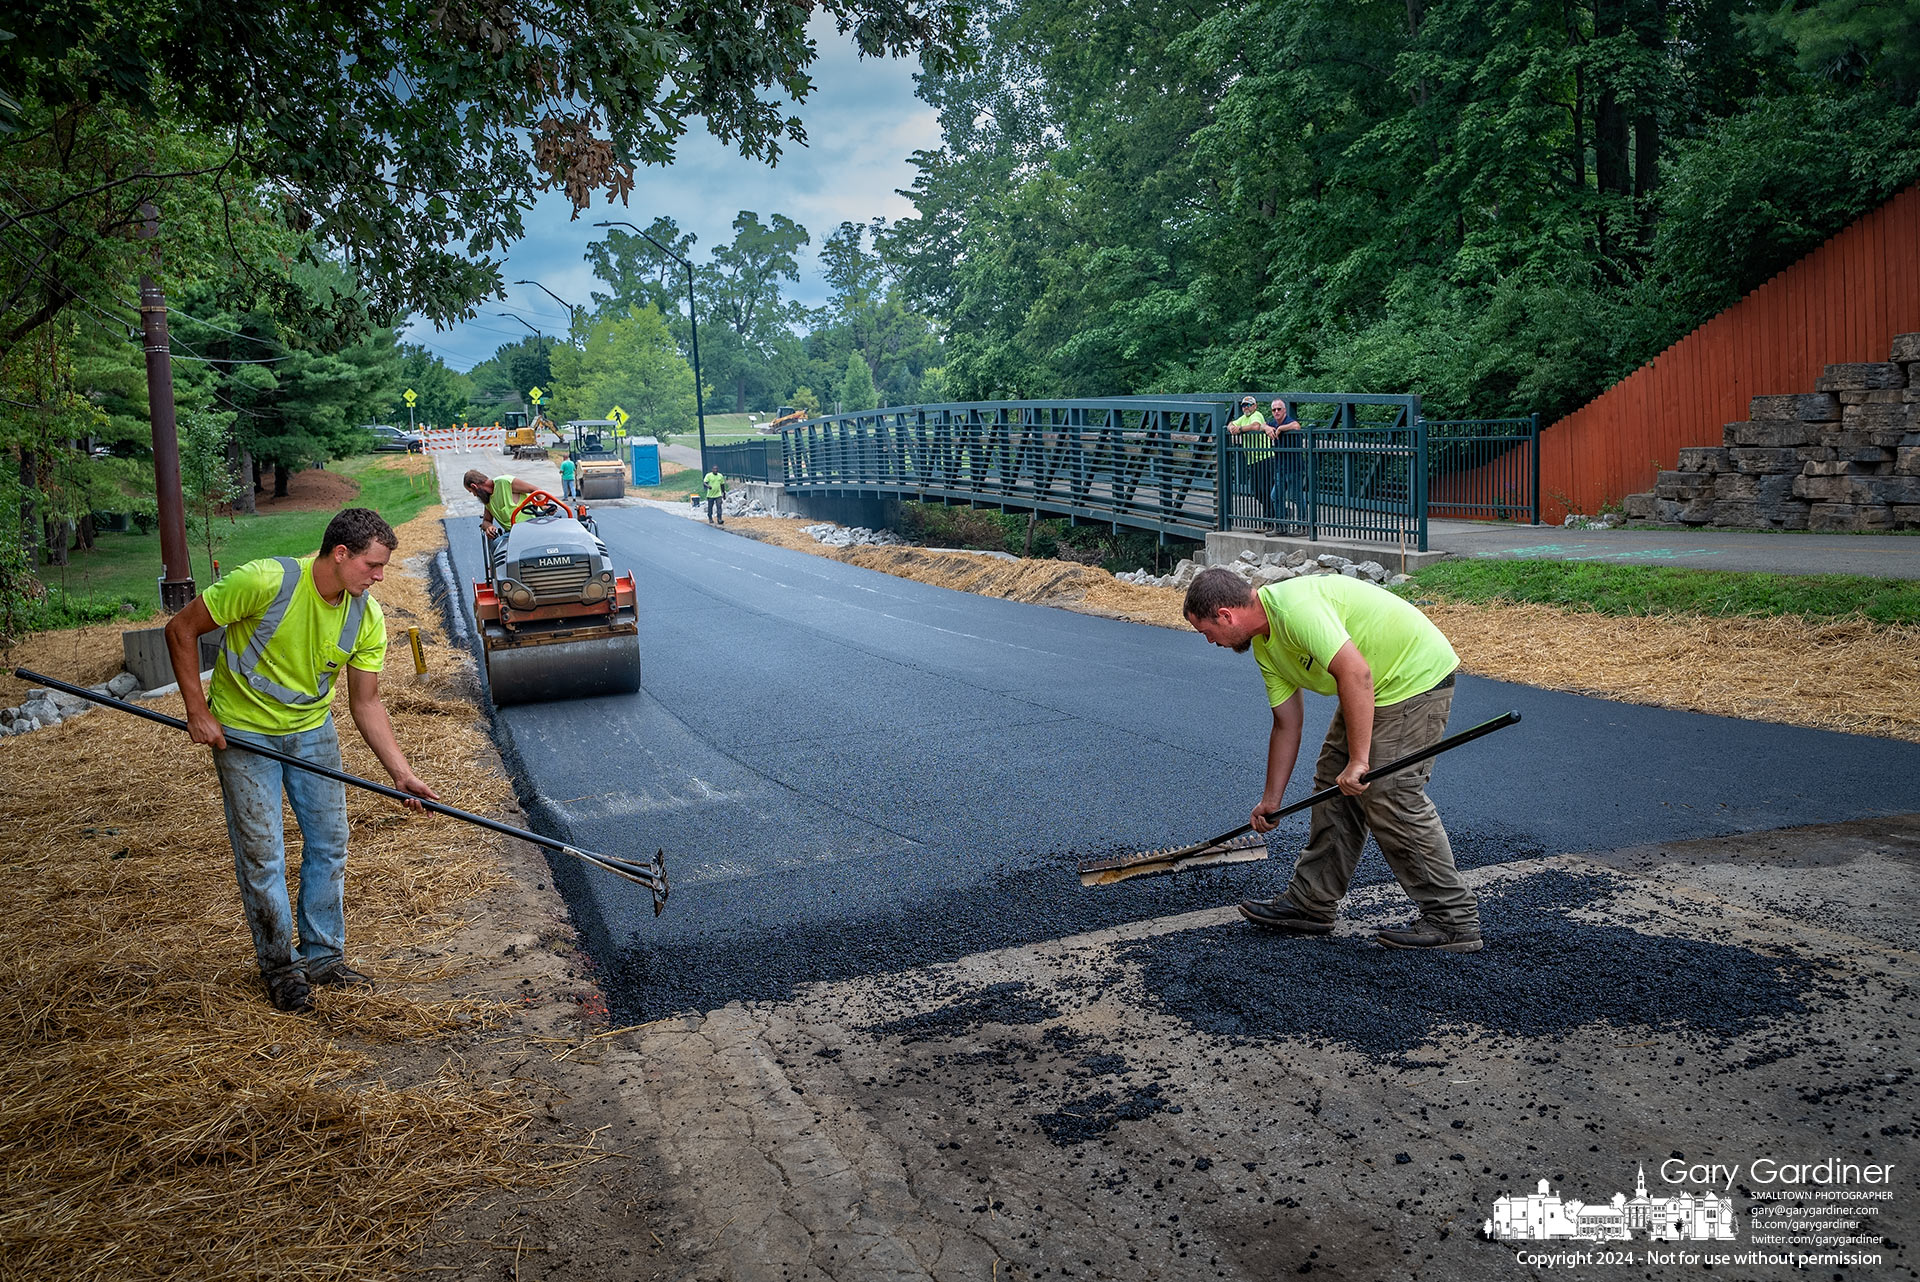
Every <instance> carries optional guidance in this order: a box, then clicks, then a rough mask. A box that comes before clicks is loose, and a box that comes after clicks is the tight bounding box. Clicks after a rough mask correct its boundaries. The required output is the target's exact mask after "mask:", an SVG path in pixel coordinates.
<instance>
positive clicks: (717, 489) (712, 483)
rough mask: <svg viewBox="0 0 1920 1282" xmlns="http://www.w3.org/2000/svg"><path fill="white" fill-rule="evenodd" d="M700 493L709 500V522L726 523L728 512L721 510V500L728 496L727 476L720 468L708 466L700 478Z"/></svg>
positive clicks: (714, 523) (712, 523)
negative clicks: (705, 472)
mask: <svg viewBox="0 0 1920 1282" xmlns="http://www.w3.org/2000/svg"><path fill="white" fill-rule="evenodd" d="M700 493H701V494H702V495H703V496H704V497H705V498H706V500H707V524H708V525H725V524H726V523H727V514H726V513H725V512H724V511H722V510H721V508H720V500H722V499H724V498H725V497H726V496H727V478H726V476H725V475H723V474H722V473H721V471H720V469H719V468H717V467H713V468H708V469H707V474H706V475H705V476H703V477H701V478H700Z"/></svg>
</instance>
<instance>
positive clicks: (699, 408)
mask: <svg viewBox="0 0 1920 1282" xmlns="http://www.w3.org/2000/svg"><path fill="white" fill-rule="evenodd" d="M594 226H595V227H633V229H634V230H635V231H637V232H639V233H640V236H641V238H642V239H644V240H645V241H646V242H647V243H648V244H649V245H652V246H653V247H654V248H655V249H657V250H659V251H660V252H661V253H663V254H665V255H666V256H667V257H668V258H671V259H672V260H673V261H674V262H676V263H679V264H680V265H681V266H682V267H684V268H686V269H687V325H688V327H689V328H691V329H692V331H693V414H694V417H695V418H696V419H698V420H699V423H700V473H701V475H703V476H704V475H706V472H707V411H706V406H705V405H704V404H703V402H704V401H705V400H706V397H705V396H704V395H702V392H701V388H702V384H701V382H700V318H699V316H698V315H696V314H695V311H694V304H693V264H692V263H690V262H688V261H687V260H686V259H684V258H682V257H680V255H678V254H676V253H674V252H673V251H672V250H671V249H668V248H667V247H666V246H665V245H662V244H661V243H660V242H659V241H657V240H655V239H654V238H653V237H651V236H649V235H647V233H646V231H645V230H644V229H642V228H640V227H636V226H634V224H632V223H629V222H606V223H595V224H594Z"/></svg>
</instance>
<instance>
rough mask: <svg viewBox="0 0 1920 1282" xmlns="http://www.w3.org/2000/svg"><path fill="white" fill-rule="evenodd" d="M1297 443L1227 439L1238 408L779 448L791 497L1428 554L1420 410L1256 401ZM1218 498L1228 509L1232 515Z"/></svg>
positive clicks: (1390, 402) (954, 412)
mask: <svg viewBox="0 0 1920 1282" xmlns="http://www.w3.org/2000/svg"><path fill="white" fill-rule="evenodd" d="M1258 395H1259V401H1260V404H1261V406H1262V407H1263V408H1264V407H1265V406H1266V405H1267V404H1268V403H1270V402H1271V401H1273V400H1274V399H1276V398H1277V399H1282V400H1285V401H1287V403H1288V404H1289V405H1290V406H1291V407H1292V408H1293V410H1294V413H1295V415H1296V416H1297V417H1298V418H1299V419H1300V422H1301V428H1302V430H1301V431H1300V433H1299V434H1298V436H1297V438H1296V439H1293V440H1288V441H1287V443H1286V444H1285V445H1284V446H1283V447H1281V448H1279V449H1277V450H1274V449H1271V448H1268V449H1265V450H1263V449H1262V448H1261V447H1262V446H1263V445H1265V444H1266V438H1265V437H1264V436H1263V437H1257V438H1254V440H1253V441H1246V440H1241V439H1237V438H1230V437H1229V436H1228V434H1227V430H1226V425H1227V421H1228V420H1229V419H1230V418H1231V417H1232V416H1233V412H1234V406H1235V403H1236V402H1237V401H1238V399H1239V397H1238V395H1237V394H1229V395H1169V396H1116V397H1100V398H1094V399H1087V400H1060V401H988V402H968V403H962V404H948V405H910V406H901V407H896V408H890V409H881V410H868V411H865V412H862V413H857V414H837V415H832V416H828V417H823V418H817V419H809V420H807V421H806V422H803V423H798V424H795V425H794V426H792V427H789V428H785V429H783V430H782V432H781V442H782V467H783V471H784V474H785V484H786V487H787V488H788V489H790V490H796V491H807V490H810V491H815V492H825V491H845V492H861V493H873V492H886V493H895V494H902V495H912V496H916V497H921V498H939V499H950V500H966V501H971V502H989V503H996V504H1011V505H1014V506H1019V507H1031V508H1034V509H1036V510H1041V511H1050V512H1057V513H1062V514H1066V515H1070V516H1077V517H1081V518H1086V519H1092V520H1099V521H1110V522H1112V523H1113V524H1115V525H1116V526H1118V525H1127V526H1133V527H1136V528H1141V529H1148V530H1156V531H1159V532H1161V533H1164V534H1173V535H1178V536H1181V537H1185V538H1203V537H1205V535H1206V533H1207V532H1208V531H1210V530H1247V531H1255V532H1265V533H1282V534H1299V535H1304V536H1306V537H1308V538H1316V539H1317V538H1329V537H1330V538H1341V539H1351V540H1354V541H1357V542H1374V543H1391V542H1393V541H1395V540H1396V539H1399V538H1402V537H1404V538H1405V539H1407V540H1408V541H1409V542H1411V543H1413V544H1414V545H1416V546H1417V547H1419V548H1421V549H1424V548H1425V547H1426V481H1427V470H1426V453H1425V433H1424V427H1423V424H1422V421H1421V419H1420V401H1419V398H1418V397H1415V396H1361V395H1347V394H1335V393H1321V392H1297V393H1295V392H1279V393H1271V392H1269V393H1261V394H1258ZM1223 497H1224V499H1225V501H1222V500H1223Z"/></svg>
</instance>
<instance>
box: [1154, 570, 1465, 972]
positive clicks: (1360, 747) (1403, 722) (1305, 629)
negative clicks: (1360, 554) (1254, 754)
mask: <svg viewBox="0 0 1920 1282" xmlns="http://www.w3.org/2000/svg"><path fill="white" fill-rule="evenodd" d="M1185 610H1186V616H1187V622H1188V623H1190V624H1192V625H1193V626H1194V628H1195V629H1196V630H1197V631H1198V632H1199V633H1200V635H1202V636H1204V637H1205V638H1206V639H1207V640H1209V641H1211V642H1212V643H1213V644H1215V645H1218V646H1225V647H1227V648H1228V649H1230V650H1233V651H1234V652H1235V653H1245V652H1246V651H1247V650H1249V649H1250V650H1252V651H1253V655H1254V658H1255V660H1256V661H1258V663H1259V664H1260V674H1261V676H1262V677H1263V678H1265V680H1266V685H1267V702H1268V703H1269V704H1270V705H1271V706H1272V708H1273V729H1272V731H1271V733H1270V734H1269V735H1268V738H1267V779H1266V789H1265V791H1263V792H1262V793H1261V795H1260V801H1259V803H1258V804H1257V805H1255V806H1254V808H1253V820H1252V822H1253V827H1254V830H1255V831H1257V832H1271V831H1272V830H1273V827H1274V823H1273V820H1271V819H1268V818H1267V815H1268V814H1269V813H1271V812H1272V811H1275V810H1278V809H1280V806H1281V797H1282V795H1283V794H1284V793H1285V791H1286V787H1287V780H1288V779H1289V777H1291V776H1292V774H1293V763H1294V759H1295V758H1296V757H1297V756H1298V755H1299V752H1300V731H1301V726H1302V723H1303V721H1304V715H1303V709H1302V704H1301V695H1300V692H1301V691H1302V690H1313V691H1315V692H1317V693H1320V694H1329V695H1335V696H1337V697H1338V698H1339V700H1340V709H1339V711H1338V712H1336V713H1334V715H1333V724H1332V725H1330V726H1329V727H1328V728H1327V738H1326V742H1325V743H1324V744H1322V745H1321V748H1320V759H1319V762H1318V763H1317V764H1316V766H1315V767H1314V775H1313V787H1314V790H1315V791H1316V792H1317V791H1319V790H1321V789H1323V788H1330V787H1333V786H1335V785H1336V784H1337V785H1338V786H1339V788H1340V791H1341V793H1343V794H1344V795H1342V796H1339V797H1335V798H1334V799H1333V800H1331V801H1325V802H1322V803H1321V804H1319V805H1317V806H1315V807H1314V808H1313V822H1312V825H1311V826H1310V828H1309V829H1308V833H1307V844H1306V848H1305V849H1303V850H1302V851H1301V852H1300V856H1299V858H1298V859H1297V860H1296V861H1295V863H1294V868H1293V879H1292V881H1291V882H1289V883H1288V885H1287V889H1286V893H1284V894H1282V895H1277V896H1275V897H1274V898H1272V899H1249V900H1246V901H1244V902H1242V903H1241V905H1240V913H1241V915H1242V916H1243V917H1245V918H1246V919H1247V920H1248V921H1250V922H1252V923H1253V924H1255V925H1256V926H1265V927H1267V928H1269V929H1272V930H1280V931H1285V932H1287V933H1289V934H1295V935H1327V934H1331V933H1332V932H1333V918H1334V912H1335V910H1336V909H1337V908H1338V906H1339V903H1340V900H1341V898H1342V897H1344V896H1345V895H1346V893H1347V885H1348V883H1349V882H1351V881H1352V880H1353V870H1354V865H1356V864H1357V863H1358V862H1359V860H1360V849H1361V847H1362V846H1363V845H1365V844H1366V840H1367V833H1368V832H1369V831H1371V832H1372V833H1373V836H1374V838H1375V840H1377V841H1378V842H1379V843H1380V851H1381V853H1382V854H1384V855H1385V856H1386V857H1387V866H1388V867H1389V868H1391V869H1393V875H1394V876H1395V877H1396V878H1398V879H1399V881H1400V885H1401V887H1402V888H1403V889H1404V890H1405V891H1406V892H1407V894H1408V895H1410V896H1412V898H1413V901H1414V902H1415V903H1416V904H1418V905H1419V907H1420V918H1419V920H1418V921H1416V922H1414V923H1413V924H1412V925H1411V926H1408V927H1405V928H1402V929H1396V930H1383V931H1381V932H1380V933H1379V935H1378V936H1377V937H1376V938H1377V939H1378V940H1379V942H1380V943H1382V944H1384V945H1386V946H1387V947H1389V948H1422V949H1437V950H1440V951H1443V952H1452V953H1473V952H1479V951H1480V948H1481V946H1482V941H1481V938H1480V904H1479V901H1478V900H1477V899H1476V898H1475V897H1474V894H1473V892H1472V891H1471V890H1469V889H1468V888H1467V884H1466V882H1465V881H1464V880H1463V879H1462V878H1461V876H1460V870H1459V869H1458V868H1456V867H1455V866H1454V862H1453V847H1452V845H1451V844H1450V843H1449V842H1448V840H1447V830H1446V828H1445V827H1444V826H1442V824H1441V823H1440V814H1439V812H1438V811H1437V810H1435V809H1434V805H1433V801H1432V799H1431V798H1429V797H1428V796H1427V779H1428V778H1429V776H1431V775H1432V773H1433V761H1432V760H1431V759H1429V760H1427V761H1424V762H1422V763H1420V764H1419V765H1417V766H1413V767H1411V768H1409V769H1406V770H1402V771H1400V772H1398V773H1397V774H1391V775H1388V776H1386V777H1385V778H1382V779H1378V780H1375V781H1374V782H1373V783H1371V784H1369V783H1363V782H1362V781H1361V778H1360V777H1361V776H1362V775H1364V774H1366V773H1367V771H1368V770H1370V769H1371V768H1372V766H1373V763H1374V762H1376V761H1392V760H1394V759H1395V758H1397V757H1403V756H1406V755H1407V754H1409V753H1412V752H1416V751H1418V750H1419V749H1421V748H1425V747H1428V746H1430V745H1432V744H1434V743H1437V742H1439V741H1440V739H1442V738H1443V737H1444V736H1445V735H1446V730H1447V714H1448V713H1449V712H1450V711H1451V710H1452V708H1453V673H1454V669H1455V668H1457V667H1458V666H1459V664H1460V660H1459V658H1458V657H1457V656H1456V655H1455V654H1454V652H1453V647H1452V646H1451V645H1449V644H1448V643H1447V638H1446V637H1445V636H1444V635H1442V634H1441V632H1440V629H1439V628H1436V627H1435V626H1434V625H1433V623H1432V621H1431V620H1429V619H1428V618H1427V616H1426V615H1424V614H1422V613H1420V611H1419V610H1417V609H1415V608H1414V607H1413V606H1412V605H1410V604H1409V603H1407V602H1405V601H1402V600H1401V599H1400V598H1399V597H1397V596H1395V595H1394V594H1393V593H1391V592H1389V591H1387V590H1386V589H1385V588H1380V587H1375V586H1374V585H1373V584H1371V583H1367V582H1364V581H1362V580H1360V579H1351V578H1347V577H1345V576H1344V575H1338V574H1315V575H1306V576H1302V577H1300V578H1296V579H1289V580H1287V581H1286V582H1284V583H1271V584H1268V585H1267V586H1266V587H1263V588H1261V589H1260V590H1259V591H1258V592H1255V591H1254V589H1253V588H1252V587H1251V586H1250V585H1249V584H1248V583H1247V581H1246V580H1245V579H1242V578H1241V577H1240V576H1239V575H1237V574H1235V573H1234V572H1233V571H1231V570H1224V569H1211V570H1202V571H1201V572H1200V573H1199V575H1197V576H1196V577H1195V578H1194V580H1193V583H1192V585H1191V586H1190V587H1188V589H1187V599H1186V604H1185Z"/></svg>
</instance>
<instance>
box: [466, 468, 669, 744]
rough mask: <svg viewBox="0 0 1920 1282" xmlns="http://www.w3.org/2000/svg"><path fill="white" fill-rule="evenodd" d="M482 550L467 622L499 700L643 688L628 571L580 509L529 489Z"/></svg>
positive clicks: (503, 702)
mask: <svg viewBox="0 0 1920 1282" xmlns="http://www.w3.org/2000/svg"><path fill="white" fill-rule="evenodd" d="M486 556H487V567H488V568H487V576H488V577H487V581H486V582H485V583H476V584H474V585H473V620H474V624H475V626H476V627H477V628H478V629H479V632H480V640H481V647H482V652H483V654H484V656H485V660H486V668H487V688H488V690H489V691H490V692H491V693H492V695H493V702H494V704H495V706H497V707H505V706H506V705H508V704H514V703H539V702H544V701H546V700H550V699H574V698H583V697H586V696H589V695H600V694H631V693H633V692H634V691H636V690H638V689H639V688H640V627H639V621H638V616H637V614H636V611H635V607H634V590H633V576H632V575H630V574H620V573H618V572H616V571H615V570H614V568H613V561H612V559H611V558H610V557H609V556H608V555H607V545H606V544H605V543H603V542H601V541H600V536H599V535H598V534H597V533H596V532H595V531H594V528H593V521H592V519H591V518H590V517H588V516H587V514H586V508H585V506H584V505H580V506H578V507H569V506H568V505H567V504H566V503H565V502H563V501H562V500H560V499H557V498H555V497H553V495H551V494H548V493H546V492H545V491H543V490H536V491H534V492H533V493H532V494H529V495H526V496H525V497H524V498H522V499H521V501H520V503H519V505H518V506H517V507H515V508H514V510H513V515H512V518H511V520H510V521H509V524H508V526H507V528H506V529H505V530H504V531H502V532H500V533H499V534H496V535H494V537H493V538H491V539H489V540H488V541H487V552H486Z"/></svg>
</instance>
